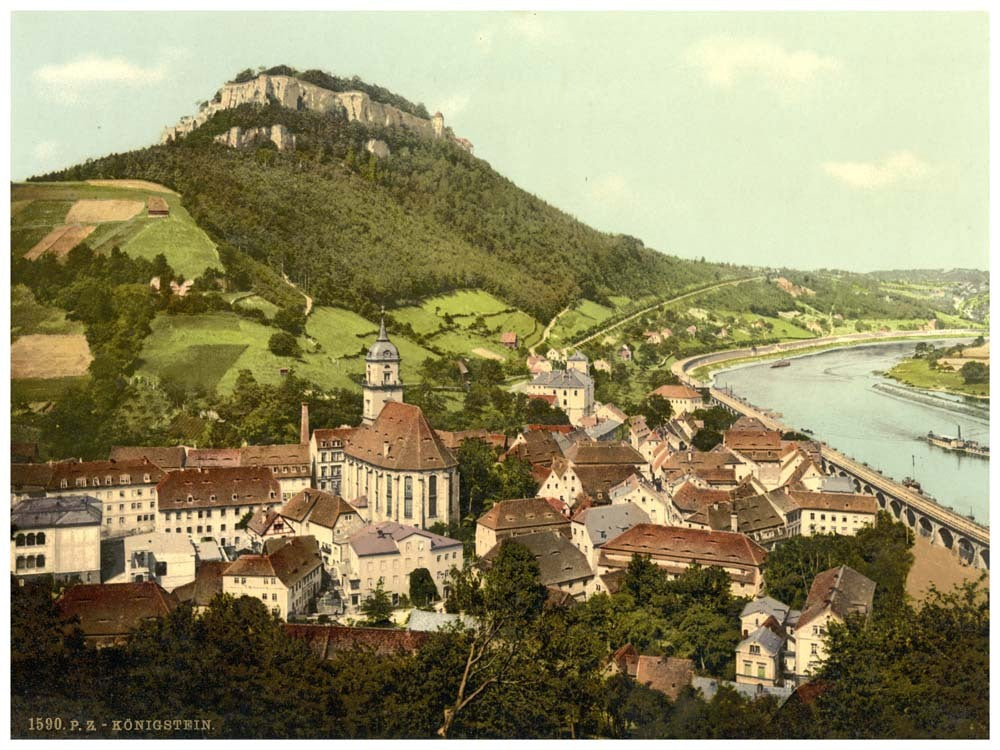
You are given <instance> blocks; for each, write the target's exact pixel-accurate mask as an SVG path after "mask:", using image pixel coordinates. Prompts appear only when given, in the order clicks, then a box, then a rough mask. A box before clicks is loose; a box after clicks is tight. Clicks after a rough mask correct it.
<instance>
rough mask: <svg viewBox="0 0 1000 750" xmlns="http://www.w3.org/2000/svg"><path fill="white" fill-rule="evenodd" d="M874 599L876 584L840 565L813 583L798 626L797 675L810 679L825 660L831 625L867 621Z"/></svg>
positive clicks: (796, 636) (851, 569) (796, 630)
mask: <svg viewBox="0 0 1000 750" xmlns="http://www.w3.org/2000/svg"><path fill="white" fill-rule="evenodd" d="M874 597H875V582H874V581H872V580H871V579H869V578H866V577H865V576H863V575H861V574H860V573H858V572H857V571H856V570H854V569H853V568H849V567H847V566H846V565H841V566H840V567H838V568H831V569H829V570H825V571H823V572H822V573H820V574H819V575H817V576H816V578H814V579H813V583H812V586H811V587H810V588H809V594H808V595H807V596H806V603H805V605H804V606H803V607H802V614H801V615H799V618H798V622H797V623H796V626H795V674H796V675H797V676H798V677H800V678H803V677H808V676H809V675H812V674H815V673H816V670H817V669H819V667H820V666H821V665H822V664H823V662H824V661H825V660H826V656H827V653H826V632H827V628H828V627H829V624H830V623H831V622H838V623H844V622H846V620H847V618H848V617H860V618H862V619H865V620H867V619H868V616H869V615H870V614H871V611H872V601H873V600H874Z"/></svg>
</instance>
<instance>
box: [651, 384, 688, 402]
mask: <svg viewBox="0 0 1000 750" xmlns="http://www.w3.org/2000/svg"><path fill="white" fill-rule="evenodd" d="M649 395H650V396H659V397H660V398H665V399H667V400H668V401H669V400H670V399H698V400H699V401H701V394H700V393H699V392H698V391H696V390H694V388H688V387H687V386H686V385H661V386H660V387H659V388H657V389H656V390H654V391H651V392H650V393H649Z"/></svg>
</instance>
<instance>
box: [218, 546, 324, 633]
mask: <svg viewBox="0 0 1000 750" xmlns="http://www.w3.org/2000/svg"><path fill="white" fill-rule="evenodd" d="M265 551H266V554H263V555H243V556H241V557H239V558H238V559H237V560H236V561H235V562H233V563H231V564H230V565H229V567H227V568H226V570H225V571H224V572H223V574H222V590H223V592H225V593H227V594H232V595H233V596H235V597H240V596H249V597H251V598H252V599H259V600H260V601H262V602H264V604H265V605H266V606H267V608H268V609H270V610H271V611H272V612H274V613H275V614H276V615H278V616H280V617H281V619H282V620H287V619H288V617H289V616H291V615H299V614H305V613H306V612H307V611H308V609H309V603H310V602H311V601H312V599H313V598H314V597H315V596H316V594H317V593H319V589H320V585H321V583H322V575H323V561H322V559H321V558H320V556H319V545H318V544H317V543H316V540H315V539H314V538H313V537H311V536H295V537H287V538H284V539H272V540H270V542H269V543H268V546H267V547H265Z"/></svg>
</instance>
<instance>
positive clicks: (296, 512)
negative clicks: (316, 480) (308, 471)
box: [280, 490, 365, 566]
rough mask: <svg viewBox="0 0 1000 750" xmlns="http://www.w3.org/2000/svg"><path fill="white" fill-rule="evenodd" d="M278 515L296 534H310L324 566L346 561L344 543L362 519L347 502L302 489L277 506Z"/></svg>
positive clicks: (317, 491) (361, 523)
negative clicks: (315, 542) (281, 505)
mask: <svg viewBox="0 0 1000 750" xmlns="http://www.w3.org/2000/svg"><path fill="white" fill-rule="evenodd" d="M280 513H281V516H280V517H281V518H282V519H284V521H285V523H286V525H287V526H288V527H289V528H290V529H291V530H292V533H294V534H295V535H296V536H306V535H308V536H313V537H315V538H316V541H317V542H318V543H319V550H320V556H321V557H322V558H323V564H324V565H326V566H331V565H339V564H341V563H343V562H344V561H346V560H347V551H346V550H347V543H348V540H349V539H350V537H351V535H352V534H354V532H356V531H358V530H359V529H360V528H361V527H362V526H364V524H365V522H364V521H363V520H362V518H361V515H360V514H359V513H358V511H357V510H355V509H354V508H353V507H351V505H350V503H348V502H347V501H346V500H344V499H343V498H342V497H338V496H337V495H331V494H330V493H329V492H323V491H322V490H302V491H301V492H299V493H297V494H296V495H295V496H294V497H293V498H292V499H291V500H289V501H288V502H287V503H285V505H284V507H282V508H281V511H280Z"/></svg>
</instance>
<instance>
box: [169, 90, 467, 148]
mask: <svg viewBox="0 0 1000 750" xmlns="http://www.w3.org/2000/svg"><path fill="white" fill-rule="evenodd" d="M271 101H275V102H277V103H278V104H280V105H281V106H282V107H287V108H288V109H296V110H302V109H307V110H312V111H315V112H336V111H342V112H343V113H344V114H345V115H346V117H347V119H348V120H350V121H352V122H360V123H362V124H364V125H381V126H384V127H392V128H406V129H408V130H411V131H413V132H414V133H416V134H418V135H420V136H421V137H424V138H427V139H443V138H449V140H451V141H452V142H454V143H456V144H457V145H459V146H460V147H461V148H464V149H466V150H467V151H470V152H471V151H472V144H471V143H469V142H468V141H467V140H465V139H464V138H452V137H449V136H448V135H447V134H446V133H445V129H444V117H443V116H442V115H441V113H440V112H438V113H436V114H435V115H434V117H432V118H431V119H429V120H428V119H424V118H423V117H417V116H416V115H412V114H410V113H409V112H403V111H402V110H400V109H397V108H396V107H393V106H392V105H389V104H383V103H382V102H377V101H374V100H373V99H372V98H371V97H370V96H368V94H366V93H364V92H362V91H330V90H329V89H325V88H322V87H320V86H316V85H314V84H312V83H306V82H305V81H300V80H299V79H298V78H295V77H293V76H280V75H277V76H271V75H259V76H257V77H256V78H254V79H253V80H252V81H245V82H243V83H227V84H226V85H225V86H223V87H222V90H221V91H220V92H219V96H218V101H212V102H209V103H208V104H207V105H205V106H204V107H203V108H202V109H201V111H200V112H198V114H197V115H194V116H193V117H183V118H181V121H180V122H179V123H177V124H176V125H172V126H169V127H167V128H164V130H163V135H162V136H161V138H160V142H161V143H169V142H170V141H173V140H176V139H178V138H182V137H183V136H185V135H187V134H188V133H190V132H191V131H192V130H194V129H195V128H197V127H199V126H201V125H203V124H204V123H205V122H207V121H208V119H209V118H210V117H211V116H212V115H214V114H215V113H216V112H220V111H222V110H225V109H233V108H235V107H239V106H240V105H241V104H261V105H265V104H267V103H268V102H271ZM230 132H232V131H230ZM227 138H228V136H227ZM216 140H220V139H219V138H217V139H216ZM272 140H273V137H272ZM220 142H228V141H222V140H220ZM230 145H232V144H230ZM279 148H280V145H279Z"/></svg>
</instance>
